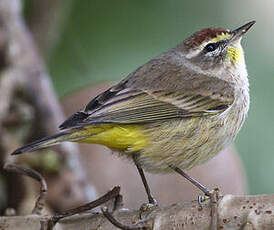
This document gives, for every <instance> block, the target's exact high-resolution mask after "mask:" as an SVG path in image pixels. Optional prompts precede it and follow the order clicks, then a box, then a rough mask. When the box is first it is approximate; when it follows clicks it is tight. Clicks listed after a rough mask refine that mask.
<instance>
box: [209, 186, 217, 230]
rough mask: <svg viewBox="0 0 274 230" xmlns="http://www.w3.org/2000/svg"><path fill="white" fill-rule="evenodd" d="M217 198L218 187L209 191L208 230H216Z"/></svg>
mask: <svg viewBox="0 0 274 230" xmlns="http://www.w3.org/2000/svg"><path fill="white" fill-rule="evenodd" d="M218 199H219V189H218V188H215V189H214V190H213V191H212V192H210V206H211V220H210V230H217V227H218Z"/></svg>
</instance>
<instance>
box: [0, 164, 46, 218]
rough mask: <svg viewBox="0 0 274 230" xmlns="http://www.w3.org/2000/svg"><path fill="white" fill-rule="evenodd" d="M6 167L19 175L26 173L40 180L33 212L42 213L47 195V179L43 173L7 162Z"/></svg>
mask: <svg viewBox="0 0 274 230" xmlns="http://www.w3.org/2000/svg"><path fill="white" fill-rule="evenodd" d="M4 169H5V170H6V171H8V172H13V173H17V174H19V175H25V176H28V177H31V178H33V179H35V180H37V181H38V182H40V184H41V188H40V193H39V197H38V198H37V200H36V202H35V205H34V208H33V209H32V212H31V213H32V214H37V215H41V212H42V210H43V208H44V206H45V198H46V195H47V183H46V181H45V179H44V178H43V177H42V176H41V174H40V173H38V172H37V171H35V170H33V169H30V168H27V167H24V166H21V165H15V164H11V163H6V164H5V165H4Z"/></svg>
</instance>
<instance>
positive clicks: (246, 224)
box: [0, 194, 274, 230]
mask: <svg viewBox="0 0 274 230" xmlns="http://www.w3.org/2000/svg"><path fill="white" fill-rule="evenodd" d="M217 212H218V221H217V223H218V224H217V227H218V228H217V229H223V230H231V229H243V230H262V229H264V230H271V229H274V223H273V218H274V215H273V214H274V194H271V195H256V196H234V195H225V196H224V197H222V198H220V200H219V201H218V209H217ZM210 215H211V207H210V202H209V201H206V202H205V203H203V205H202V206H200V205H198V204H197V201H191V202H190V201H189V202H185V203H183V204H176V205H171V206H169V207H158V208H156V209H155V210H153V211H152V212H150V213H147V214H146V215H145V220H146V221H145V223H146V226H143V228H144V227H146V228H148V229H153V230H171V229H172V230H179V229H180V230H181V229H191V230H198V229H199V230H208V229H210V220H211V217H210ZM113 216H114V217H115V219H116V220H117V221H119V222H120V223H123V224H124V225H132V224H136V223H138V222H139V221H140V220H139V218H138V216H139V211H127V210H120V211H118V212H115V213H114V214H113ZM49 218H51V217H39V216H25V217H21V216H18V217H0V227H2V226H4V227H3V229H15V228H14V227H15V226H17V229H21V230H25V229H29V230H32V229H40V221H46V220H48V219H49ZM5 224H6V226H8V227H5ZM18 224H19V225H18ZM54 229H55V230H57V229H66V230H70V229H71V230H72V229H77V230H86V229H101V230H114V229H118V228H117V227H115V226H114V225H113V224H111V223H110V222H109V221H108V220H107V219H106V218H105V217H104V215H103V214H98V213H83V214H79V215H75V216H71V217H67V218H64V219H62V220H60V221H59V222H58V224H57V225H56V226H55V228H54Z"/></svg>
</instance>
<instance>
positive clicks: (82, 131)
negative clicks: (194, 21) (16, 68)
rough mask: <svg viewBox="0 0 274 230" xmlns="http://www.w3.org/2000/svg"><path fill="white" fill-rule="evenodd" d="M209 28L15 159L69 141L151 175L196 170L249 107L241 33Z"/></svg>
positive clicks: (225, 141) (228, 140) (232, 134)
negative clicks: (102, 149) (107, 152)
mask: <svg viewBox="0 0 274 230" xmlns="http://www.w3.org/2000/svg"><path fill="white" fill-rule="evenodd" d="M254 23H255V22H250V23H247V24H246V25H244V26H242V27H240V28H238V29H236V30H234V31H229V30H224V29H220V28H217V29H214V28H209V29H204V30H201V31H200V32H197V33H195V34H193V35H192V36H190V37H189V38H188V39H186V40H185V41H184V42H182V43H181V44H179V45H178V46H176V47H175V48H173V49H171V50H169V51H167V52H165V53H163V54H162V55H160V56H158V57H156V58H154V59H152V60H151V61H149V62H148V63H146V64H144V65H143V66H141V67H139V68H138V69H136V70H135V71H134V72H132V73H131V74H129V75H128V76H127V77H126V78H125V79H123V80H122V81H121V82H120V83H118V84H117V85H115V86H113V87H111V88H110V89H108V90H107V91H105V92H104V93H102V94H100V95H98V96H97V97H95V98H94V99H93V100H92V101H91V102H90V103H89V104H88V105H87V106H86V108H85V109H84V110H82V111H80V112H77V113H75V114H74V115H72V116H71V117H70V118H69V119H68V120H66V121H65V122H64V123H63V124H62V125H61V126H60V128H61V129H64V131H63V132H61V133H59V134H57V135H56V136H53V137H47V138H44V139H42V140H39V141H36V142H35V143H31V144H29V145H27V146H25V147H22V148H20V149H18V150H16V151H15V152H14V153H13V154H20V153H22V152H25V151H34V150H36V149H39V148H44V147H47V146H51V145H54V144H58V143H60V142H62V141H76V142H86V143H97V144H98V143H99V144H103V145H106V146H108V147H110V148H111V149H114V150H116V151H118V152H120V153H121V154H122V155H125V156H127V157H133V156H134V161H135V163H136V164H137V165H139V166H140V167H143V168H145V169H146V170H148V171H153V172H164V171H170V170H171V169H170V166H171V165H173V166H176V167H179V168H182V169H190V168H192V167H194V166H195V165H197V164H200V163H203V162H205V161H206V160H208V159H210V158H211V157H213V156H214V155H215V154H217V153H218V152H219V151H220V150H221V149H223V148H224V147H225V146H227V145H228V144H230V143H231V142H232V141H233V139H234V138H235V136H236V135H237V133H238V132H239V130H240V128H241V126H242V124H243V122H244V120H245V118H246V116H247V112H248V109H249V89H248V87H249V84H248V79H247V71H246V67H245V60H244V54H243V50H242V47H241V44H240V42H241V38H242V35H243V34H245V32H246V31H247V30H248V29H249V28H250V27H251V26H252V25H253V24H254Z"/></svg>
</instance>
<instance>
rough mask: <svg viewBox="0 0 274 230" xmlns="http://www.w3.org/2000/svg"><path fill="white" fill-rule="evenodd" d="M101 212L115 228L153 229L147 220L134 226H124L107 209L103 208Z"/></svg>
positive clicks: (127, 229) (131, 229)
mask: <svg viewBox="0 0 274 230" xmlns="http://www.w3.org/2000/svg"><path fill="white" fill-rule="evenodd" d="M101 211H102V213H103V215H104V216H105V217H106V218H107V219H108V221H109V222H110V223H112V224H113V225H114V226H115V227H117V228H120V229H123V230H146V229H149V228H150V227H151V226H149V224H148V223H147V221H145V220H144V221H140V222H138V223H136V224H133V225H124V224H122V223H120V222H119V221H118V220H116V219H115V218H114V216H113V215H112V214H111V213H110V212H109V211H108V208H107V207H102V208H101Z"/></svg>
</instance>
